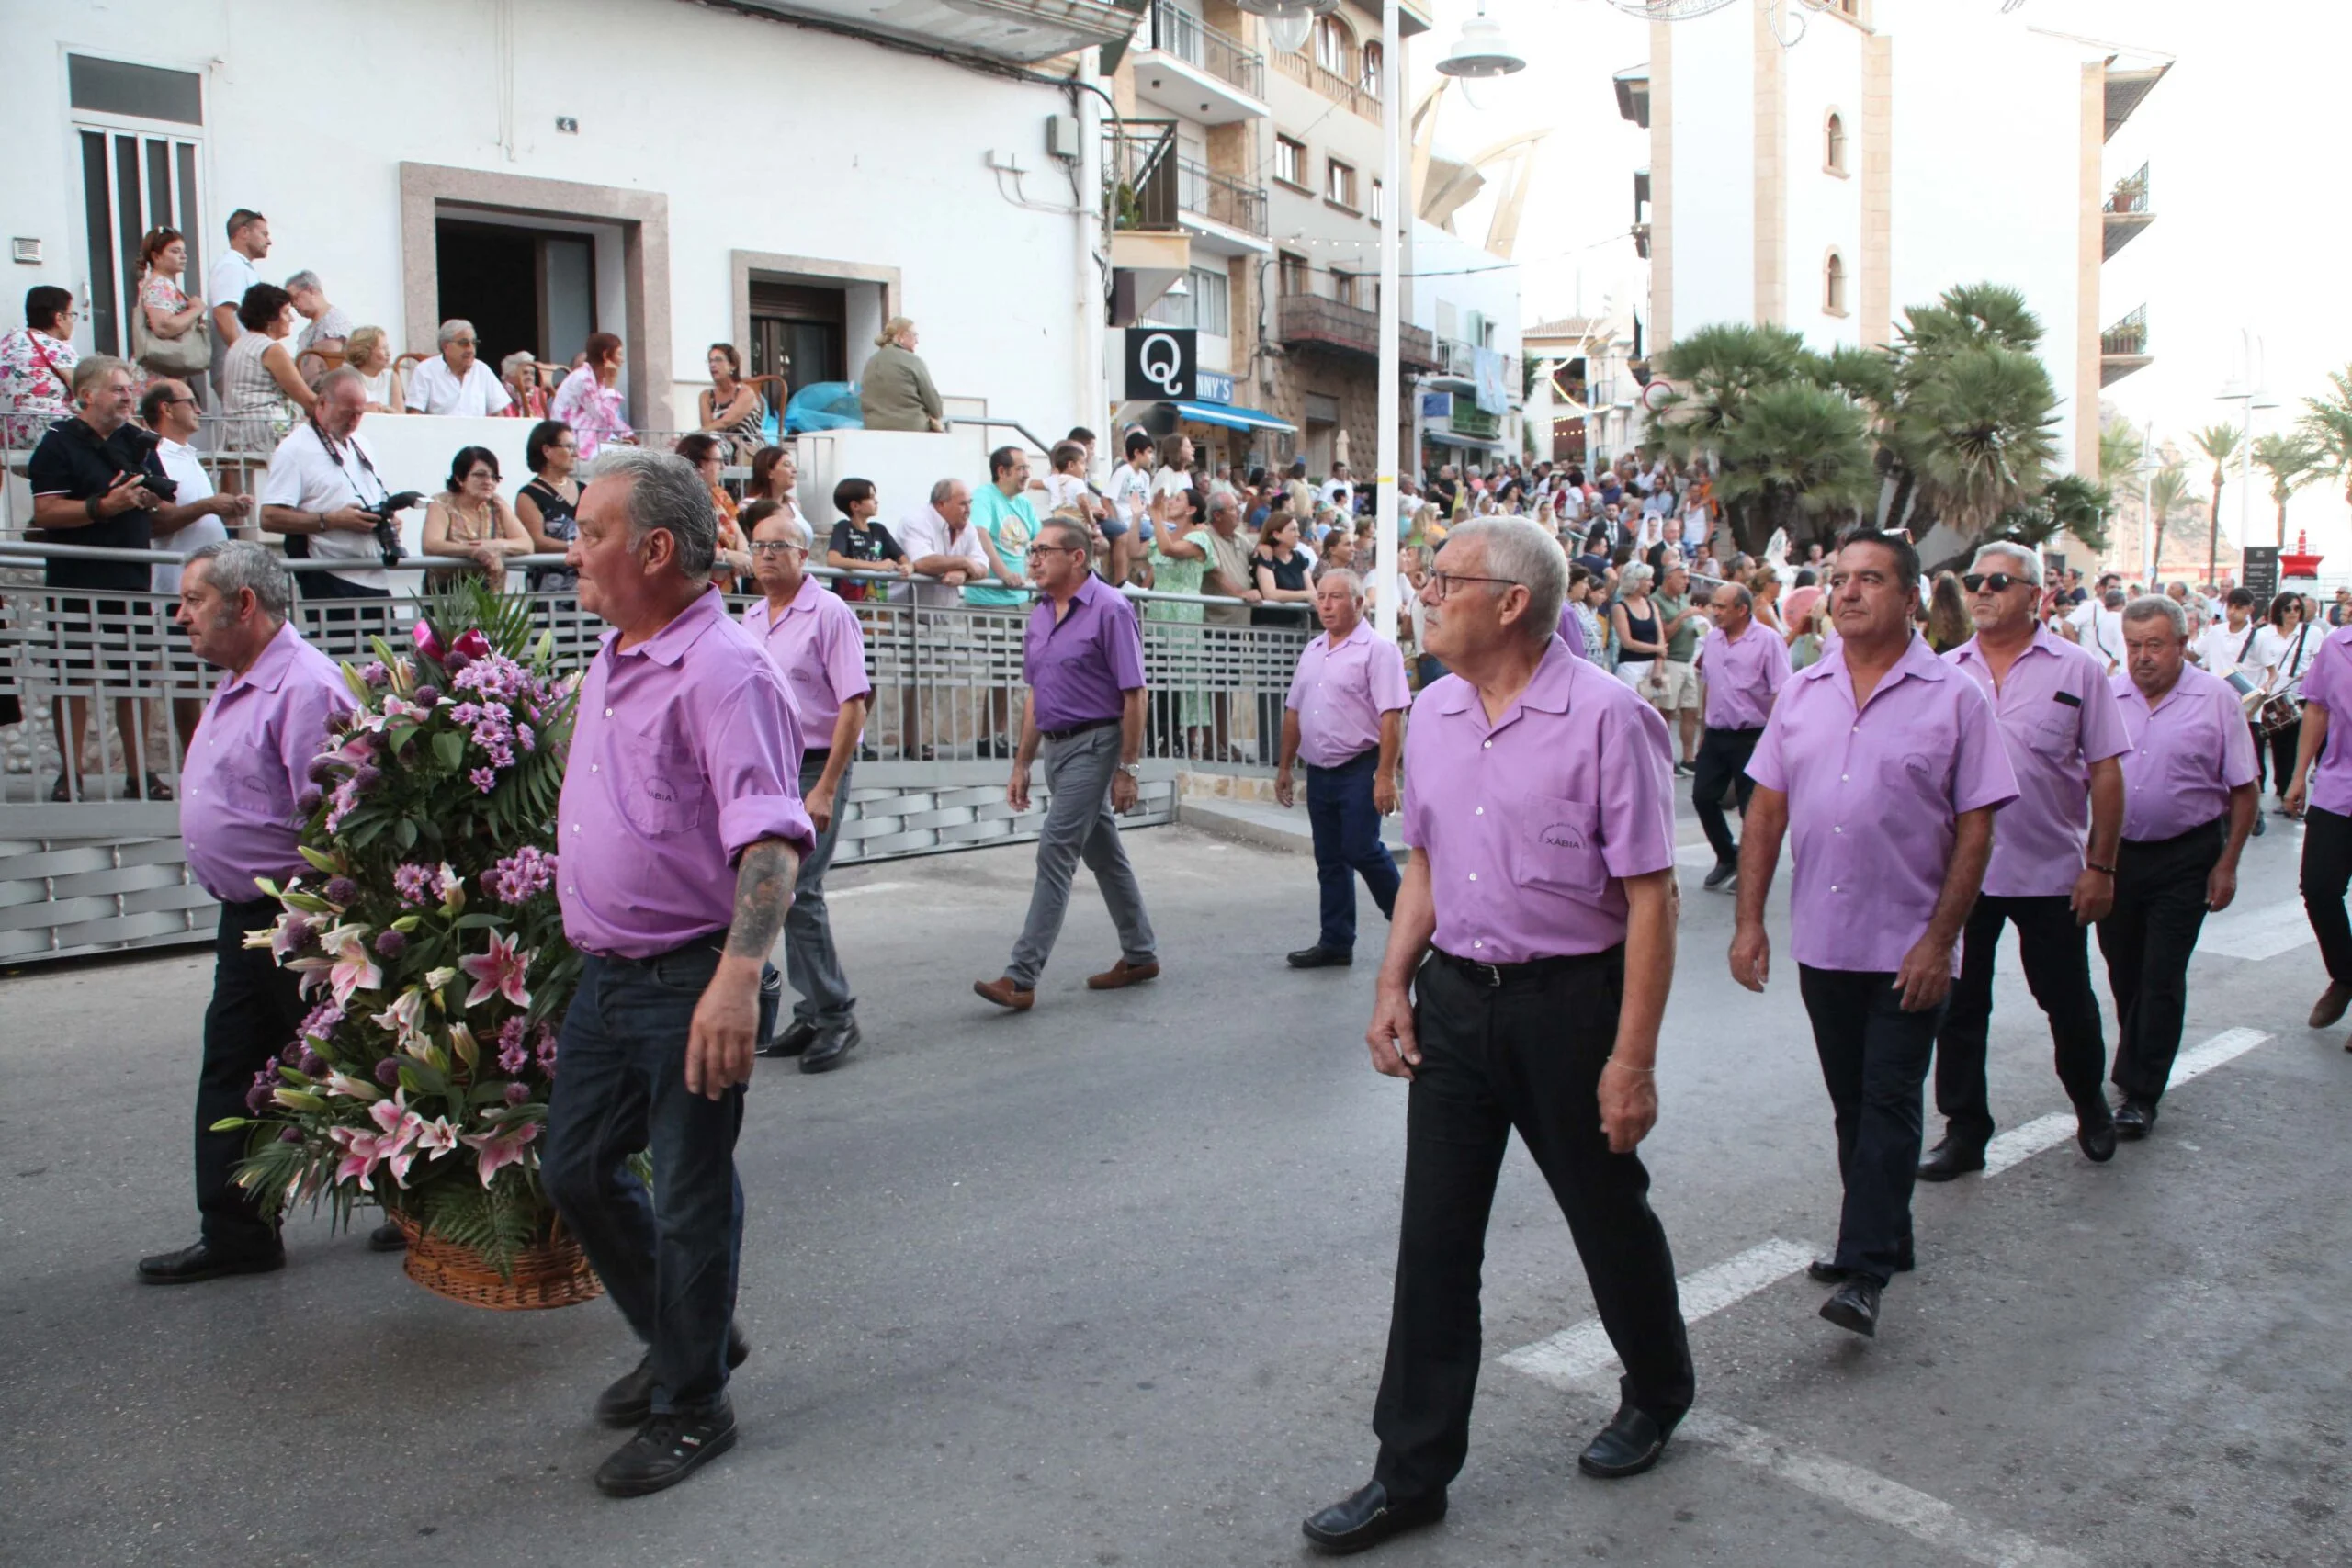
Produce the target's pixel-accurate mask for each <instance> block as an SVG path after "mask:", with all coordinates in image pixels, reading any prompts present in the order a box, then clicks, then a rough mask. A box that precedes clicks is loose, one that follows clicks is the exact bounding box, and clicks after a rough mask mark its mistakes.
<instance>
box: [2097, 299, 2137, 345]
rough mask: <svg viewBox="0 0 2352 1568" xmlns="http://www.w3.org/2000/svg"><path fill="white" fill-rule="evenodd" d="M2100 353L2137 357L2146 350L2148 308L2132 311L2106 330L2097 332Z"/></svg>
mask: <svg viewBox="0 0 2352 1568" xmlns="http://www.w3.org/2000/svg"><path fill="white" fill-rule="evenodd" d="M2098 351H2099V353H2100V354H2101V355H2111V356H2115V357H2119V358H2137V357H2139V356H2141V355H2145V354H2146V353H2147V352H2148V308H2147V307H2146V306H2145V305H2143V306H2141V307H2140V308H2139V309H2138V310H2134V311H2132V312H2131V314H2130V315H2128V316H2126V317H2124V318H2123V319H2122V320H2121V321H2118V322H2116V323H2115V324H2114V325H2113V326H2111V327H2109V328H2108V329H2107V331H2105V332H2103V333H2099V334H2098Z"/></svg>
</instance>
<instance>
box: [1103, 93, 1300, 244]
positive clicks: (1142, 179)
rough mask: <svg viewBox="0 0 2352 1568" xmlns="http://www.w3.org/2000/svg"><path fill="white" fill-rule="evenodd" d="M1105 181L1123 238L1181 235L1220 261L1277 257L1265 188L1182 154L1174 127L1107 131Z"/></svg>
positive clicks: (1127, 125)
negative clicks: (1222, 258) (1126, 234)
mask: <svg viewBox="0 0 2352 1568" xmlns="http://www.w3.org/2000/svg"><path fill="white" fill-rule="evenodd" d="M1103 181H1104V183H1105V185H1107V186H1109V187H1110V188H1109V197H1110V200H1111V209H1112V212H1113V215H1114V216H1113V219H1112V227H1113V228H1114V230H1115V231H1119V232H1132V233H1157V234H1182V235H1185V236H1187V237H1188V238H1189V239H1190V240H1191V241H1192V245H1193V249H1195V250H1201V251H1206V252H1209V253H1210V254H1215V255H1227V256H1238V255H1271V254H1273V244H1272V242H1271V241H1269V240H1268V239H1267V238H1266V192H1265V187H1264V186H1253V185H1250V184H1249V183H1247V182H1245V181H1242V180H1237V179H1235V178H1233V177H1232V176H1231V175H1221V174H1218V173H1217V172H1216V170H1214V169H1212V168H1210V167H1208V166H1207V165H1206V164H1200V163H1197V162H1195V161H1193V159H1190V158H1185V157H1181V156H1179V155H1178V153H1177V152H1176V127H1175V125H1174V124H1173V123H1172V122H1170V121H1168V120H1136V119H1131V120H1127V121H1125V122H1124V123H1122V124H1119V125H1116V126H1112V127H1108V128H1106V129H1105V130H1104V133H1103ZM1115 237H1116V236H1115V235H1114V240H1115Z"/></svg>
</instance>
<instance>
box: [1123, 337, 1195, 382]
mask: <svg viewBox="0 0 2352 1568" xmlns="http://www.w3.org/2000/svg"><path fill="white" fill-rule="evenodd" d="M1198 338H1199V334H1198V333H1196V332H1195V331H1194V329H1193V328H1191V327H1152V328H1149V329H1145V328H1141V327H1129V328H1128V329H1127V396H1128V397H1130V398H1148V399H1152V400H1182V399H1185V398H1189V397H1191V396H1192V395H1193V367H1194V366H1195V365H1197V364H1198V363H1199V346H1198Z"/></svg>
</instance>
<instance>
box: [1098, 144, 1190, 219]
mask: <svg viewBox="0 0 2352 1568" xmlns="http://www.w3.org/2000/svg"><path fill="white" fill-rule="evenodd" d="M1176 164H1177V158H1176V122H1175V121H1174V120H1169V119H1130V120H1125V121H1122V122H1119V123H1116V124H1114V125H1109V126H1105V127H1104V128H1103V186H1105V187H1106V189H1107V192H1108V197H1109V201H1110V207H1111V215H1112V217H1111V222H1112V227H1114V228H1116V229H1140V230H1150V231H1163V232H1164V231H1170V230H1173V229H1176V228H1178V227H1179V224H1178V223H1177V221H1176V210H1177V208H1178V205H1179V192H1178V189H1177V177H1176Z"/></svg>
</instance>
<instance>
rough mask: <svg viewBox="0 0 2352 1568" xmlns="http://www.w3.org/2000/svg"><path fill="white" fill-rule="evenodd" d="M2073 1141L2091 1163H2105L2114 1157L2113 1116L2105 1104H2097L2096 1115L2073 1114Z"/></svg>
mask: <svg viewBox="0 0 2352 1568" xmlns="http://www.w3.org/2000/svg"><path fill="white" fill-rule="evenodd" d="M2075 1145H2077V1146H2078V1147H2080V1148H2081V1149H2082V1151H2083V1156H2084V1157H2085V1158H2086V1159H2088V1160H2089V1161H2090V1162H2091V1163H2092V1164H2093V1165H2105V1164H2106V1163H2107V1162H2108V1161H2109V1160H2111V1159H2113V1158H2114V1157H2115V1118H2114V1116H2113V1115H2112V1114H2110V1113H2109V1111H2108V1109H2107V1107H2106V1106H2104V1105H2102V1106H2099V1107H2098V1113H2097V1114H2096V1115H2089V1114H2085V1113H2082V1112H2077V1113H2076V1114H2075Z"/></svg>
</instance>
